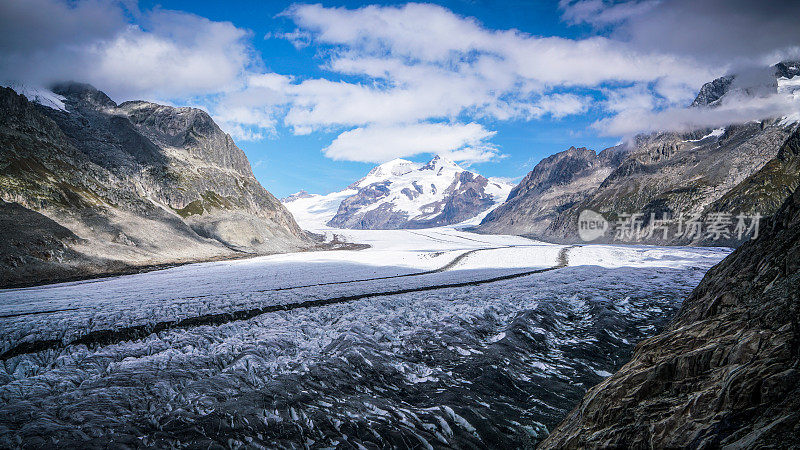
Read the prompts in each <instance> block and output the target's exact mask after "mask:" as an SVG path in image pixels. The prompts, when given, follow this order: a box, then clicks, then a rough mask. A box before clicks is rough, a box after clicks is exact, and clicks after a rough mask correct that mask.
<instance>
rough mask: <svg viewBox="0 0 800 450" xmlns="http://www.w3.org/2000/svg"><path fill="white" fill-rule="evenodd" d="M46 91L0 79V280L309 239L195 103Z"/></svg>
mask: <svg viewBox="0 0 800 450" xmlns="http://www.w3.org/2000/svg"><path fill="white" fill-rule="evenodd" d="M53 91H54V93H51V95H50V97H49V98H50V99H51V100H52V101H51V103H50V105H49V106H50V107H48V106H43V105H40V104H37V103H33V102H30V101H28V100H27V99H26V98H25V97H24V96H22V95H18V94H17V93H15V92H14V91H13V90H12V89H8V88H2V89H0V198H2V201H3V203H2V206H1V207H0V214H2V215H3V217H2V221H3V222H4V223H5V224H6V226H7V227H8V228H5V229H4V232H5V236H6V237H7V239H6V241H5V243H4V246H5V247H6V248H5V249H4V250H5V251H4V252H3V254H2V260H0V285H13V284H25V283H41V282H46V281H54V280H61V279H67V278H72V277H82V276H86V275H91V274H102V273H113V272H118V271H127V270H133V269H135V268H137V267H142V266H150V265H159V264H173V263H180V262H188V261H198V260H208V259H215V258H229V257H234V256H237V255H246V254H262V253H274V252H283V251H290V250H296V249H301V248H307V247H309V246H311V245H313V242H312V240H311V238H310V237H309V236H308V235H307V234H306V233H305V232H303V231H301V230H300V228H299V227H298V226H297V225H296V224H295V222H294V220H293V218H292V217H291V215H290V214H289V213H288V211H286V209H285V208H284V207H283V206H282V205H281V204H280V202H279V201H278V200H277V199H276V198H275V197H273V196H272V195H271V194H270V193H269V192H267V191H266V190H265V189H264V188H263V187H262V186H261V185H260V184H259V183H258V181H257V180H256V179H255V177H254V176H253V174H252V171H251V169H250V165H249V163H248V161H247V158H246V157H245V155H244V153H243V152H242V151H241V150H240V149H239V148H238V147H236V145H235V144H234V143H233V141H232V140H231V138H230V136H228V135H227V134H225V133H224V132H222V130H220V129H219V127H217V125H216V124H215V123H214V122H213V120H212V119H211V118H210V117H209V116H208V115H207V114H206V113H205V112H203V111H200V110H197V109H193V108H173V107H169V106H162V105H157V104H153V103H148V102H126V103H123V104H121V105H117V104H116V103H114V102H113V101H112V100H111V99H110V98H108V96H106V95H105V94H104V93H102V92H100V91H98V90H96V89H94V88H93V87H91V86H88V85H81V84H75V83H71V84H65V85H61V86H57V87H55V88H54V89H53ZM53 102H55V103H53ZM54 105H55V106H61V105H63V108H55V107H53V106H54ZM37 230H40V231H37Z"/></svg>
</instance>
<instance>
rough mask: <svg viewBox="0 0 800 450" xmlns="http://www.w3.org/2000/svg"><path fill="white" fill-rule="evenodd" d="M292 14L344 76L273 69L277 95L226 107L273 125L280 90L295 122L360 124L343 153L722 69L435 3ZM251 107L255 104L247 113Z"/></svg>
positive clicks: (245, 119) (546, 112)
mask: <svg viewBox="0 0 800 450" xmlns="http://www.w3.org/2000/svg"><path fill="white" fill-rule="evenodd" d="M283 15H284V16H285V17H288V18H290V19H291V20H293V21H294V22H295V23H296V24H297V26H298V28H297V30H295V31H294V32H292V33H289V34H288V35H284V37H286V38H288V39H290V40H292V41H296V44H297V45H302V46H307V45H314V46H317V47H318V48H319V49H320V50H322V51H321V53H320V54H321V55H327V57H326V59H325V60H324V62H323V68H325V69H327V70H329V71H331V72H334V73H338V74H341V75H344V76H346V78H345V80H347V81H342V80H340V79H326V78H311V79H305V80H293V79H288V78H286V77H281V76H279V75H275V74H269V75H268V76H269V77H272V78H273V79H275V80H278V81H277V82H275V83H274V85H273V86H271V87H270V90H271V91H274V92H275V93H276V95H275V98H270V99H266V100H264V101H263V102H262V103H261V104H258V105H255V104H252V103H253V102H252V99H253V98H260V97H261V95H260V94H259V93H258V90H259V87H258V86H257V85H256V84H255V83H253V80H250V82H248V83H247V86H246V87H245V88H244V89H243V91H242V94H241V95H239V99H238V100H236V99H235V97H236V94H230V95H229V97H228V98H227V99H226V100H225V103H226V104H227V106H225V109H222V108H220V109H219V111H220V112H219V113H218V116H220V117H226V118H227V120H229V121H231V122H236V121H237V120H238V123H239V124H241V125H244V126H246V127H247V128H248V129H251V130H252V129H255V128H257V127H258V126H259V125H258V124H259V123H262V124H264V125H263V127H264V129H265V130H266V131H271V130H274V127H275V120H276V118H277V117H278V115H279V114H275V111H276V108H278V104H279V103H280V101H279V100H277V98H279V97H282V98H283V101H284V103H283V105H284V106H285V111H281V112H282V113H284V112H285V115H283V116H281V121H282V124H283V125H285V126H287V127H289V128H290V129H292V130H293V132H294V133H295V134H309V133H312V132H314V131H317V130H325V131H335V130H338V129H342V128H352V127H357V128H356V129H355V130H351V131H345V132H344V133H342V134H341V135H340V137H339V138H338V139H337V140H336V141H334V142H333V143H332V144H331V146H329V147H328V148H327V149H326V154H327V155H329V156H331V157H335V158H337V159H350V160H356V161H361V160H374V159H376V157H375V156H374V155H373V154H372V152H374V151H375V148H374V146H371V145H356V144H357V143H362V142H365V140H367V138H369V137H371V136H377V135H381V136H393V132H394V131H397V130H412V131H413V130H418V129H420V128H421V127H422V128H424V127H429V128H430V129H436V130H440V127H441V126H442V125H441V123H450V124H453V127H454V128H453V129H454V130H455V129H459V127H460V125H458V123H459V122H461V121H463V120H464V118H465V117H466V118H469V119H471V120H479V119H492V120H536V119H541V118H544V117H549V118H552V119H559V118H562V117H565V116H569V115H573V114H582V113H584V112H586V111H587V110H588V109H589V108H590V107H591V105H592V98H591V97H590V96H587V95H585V94H583V93H576V92H570V91H569V90H570V89H574V88H578V89H586V88H591V89H600V87H601V86H602V85H604V84H605V83H609V82H610V83H619V82H620V81H623V82H634V83H648V82H656V83H657V84H658V85H660V86H665V87H669V88H670V89H671V90H670V91H668V92H670V93H671V94H674V93H675V92H680V93H681V94H683V93H685V92H687V91H691V90H694V89H696V86H699V84H700V83H701V82H703V81H707V80H708V79H710V78H712V77H713V75H715V73H714V72H713V70H712V69H710V68H707V67H703V66H702V65H700V64H698V63H697V62H696V61H694V60H691V59H679V58H676V57H674V56H671V55H666V54H659V53H656V52H651V53H641V52H636V51H635V50H633V49H631V48H629V47H628V46H626V45H625V44H624V43H621V42H618V41H613V40H610V39H607V38H603V37H592V38H588V39H583V40H572V39H565V38H558V37H538V36H533V35H529V34H526V33H522V32H519V31H516V30H490V29H487V28H485V27H483V26H482V25H481V24H480V23H478V22H477V21H476V20H474V19H471V18H465V17H461V16H458V15H456V14H454V13H452V12H451V11H449V10H447V9H445V8H443V7H440V6H436V5H430V4H415V3H411V4H406V5H403V6H397V7H395V6H374V5H372V6H365V7H362V8H358V9H347V8H326V7H323V6H321V5H295V6H292V7H291V8H289V9H288V10H287V11H285V12H284V13H283ZM714 70H718V69H714ZM690 86H691V87H690ZM665 89H666V88H665ZM248 108H249V109H251V110H254V111H253V112H252V113H250V114H248V113H247V112H246V111H245V109H248ZM408 124H412V125H408ZM451 131H452V130H451ZM440 135H441V133H439V134H437V137H438V136H440ZM253 136H256V134H255V133H254V134H253ZM383 145H384V146H389V147H391V151H388V153H389V154H390V156H391V157H398V156H410V155H413V154H416V153H420V151H417V150H414V148H418V147H415V146H413V145H408V142H405V141H404V143H403V144H402V145H397V146H393V145H392V144H390V143H389V144H387V143H385V142H384V143H383ZM389 147H387V148H389ZM419 148H427V147H426V146H424V145H422V146H421V147H419ZM467 148H468V149H469V151H470V152H472V153H470V154H469V155H468V154H467V153H468V151H467ZM476 149H477V150H476ZM459 151H460V154H462V155H464V156H463V157H464V158H465V159H471V160H475V161H478V160H485V159H487V158H491V155H493V154H495V153H496V151H495V150H494V149H493V148H489V149H488V150H487V148H484V147H481V146H469V147H465V148H463V149H461V150H459ZM359 152H362V153H363V154H360V153H359ZM404 152H405V153H404ZM415 152H416V153H415ZM487 155H488V156H487ZM378 159H383V157H382V156H381V157H380V158H378Z"/></svg>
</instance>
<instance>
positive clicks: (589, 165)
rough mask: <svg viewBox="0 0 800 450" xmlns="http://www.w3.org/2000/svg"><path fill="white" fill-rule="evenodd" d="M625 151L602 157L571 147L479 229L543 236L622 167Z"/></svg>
mask: <svg viewBox="0 0 800 450" xmlns="http://www.w3.org/2000/svg"><path fill="white" fill-rule="evenodd" d="M624 154H625V151H624V149H622V148H617V147H613V148H609V149H606V150H604V151H603V152H601V153H600V154H599V155H598V154H596V153H595V152H594V151H593V150H588V149H586V148H575V147H571V148H569V149H568V150H565V151H563V152H560V153H556V154H555V155H552V156H549V157H547V158H545V159H543V160H542V161H541V162H540V163H539V164H537V165H536V167H535V168H534V169H533V170H532V171H531V172H530V173H528V175H527V176H526V177H525V178H524V179H523V180H522V181H521V182H520V183H519V184H518V185H517V186H516V187H515V188H514V189H512V190H511V193H510V194H509V196H508V199H507V200H506V201H505V202H504V203H503V204H502V205H500V206H498V207H497V208H496V209H495V210H493V211H492V212H490V213H489V214H488V215H487V216H486V218H485V219H484V220H483V222H482V223H481V225H480V230H481V231H483V232H487V233H498V234H527V235H543V234H544V233H545V232H546V230H547V228H548V227H549V226H550V224H551V223H552V221H553V220H555V219H556V217H557V216H558V214H560V213H562V212H563V211H565V210H567V209H569V208H570V207H572V206H573V205H576V204H578V203H580V202H582V201H583V200H585V199H586V198H587V197H589V196H590V195H591V194H592V193H593V192H594V191H595V190H596V189H597V188H598V187H599V186H600V183H602V182H603V180H604V179H606V178H607V177H608V175H610V174H611V172H612V171H613V170H614V169H615V168H616V167H617V166H619V164H620V160H621V159H622V158H623V157H624Z"/></svg>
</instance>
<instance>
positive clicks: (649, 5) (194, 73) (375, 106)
mask: <svg viewBox="0 0 800 450" xmlns="http://www.w3.org/2000/svg"><path fill="white" fill-rule="evenodd" d="M701 3H702V4H701ZM706 3H708V4H714V5H716V6H715V7H713V8H712V7H710V6H708V4H706ZM124 4H125V5H127V6H123V3H119V2H115V1H111V0H107V1H104V0H77V1H67V0H29V1H26V2H15V1H3V0H0V29H3V30H4V32H3V33H0V73H2V76H0V78H7V79H9V80H13V79H16V80H19V81H23V82H29V83H31V84H34V85H36V84H39V85H42V84H46V83H49V82H53V81H63V80H68V79H74V80H78V81H86V82H90V83H92V84H95V85H96V86H97V87H98V88H100V89H102V90H104V91H107V92H108V93H109V94H110V95H111V96H112V98H115V99H117V100H124V99H132V98H144V99H154V100H158V99H162V100H163V99H166V100H167V101H168V102H172V103H182V104H186V103H192V104H199V105H201V106H202V107H205V108H206V109H207V110H208V111H210V112H211V113H212V115H213V117H214V118H215V119H216V120H217V121H218V122H219V123H220V125H221V126H222V127H223V129H225V130H226V131H228V132H230V133H231V134H232V135H233V136H234V137H235V138H237V139H245V140H258V139H264V138H267V137H271V136H275V135H277V134H279V133H280V132H282V131H283V128H284V127H285V128H286V129H288V130H291V132H293V133H295V134H298V135H301V134H310V133H314V132H316V131H320V130H322V131H327V132H341V134H340V135H339V136H338V137H337V138H336V139H335V140H334V141H333V142H332V143H331V144H330V145H329V146H328V147H327V148H326V149H325V150H324V152H325V154H326V155H328V156H330V157H331V158H335V159H348V160H354V161H382V160H385V159H386V158H389V159H391V158H394V157H401V156H412V155H415V154H420V153H449V154H450V155H449V156H450V157H451V158H453V159H456V160H461V161H472V162H476V161H485V160H490V159H493V158H496V157H498V149H497V148H495V147H494V146H493V145H492V144H491V142H490V140H491V138H492V136H493V134H494V132H492V131H489V130H487V129H486V128H485V127H484V125H480V124H478V123H476V122H477V121H511V120H516V121H530V120H540V119H550V120H558V119H560V118H563V117H566V116H570V115H575V114H584V113H586V112H587V111H589V110H590V109H592V108H599V109H600V110H602V111H604V112H606V113H608V114H611V116H610V117H607V118H605V119H603V120H601V121H599V122H598V123H597V124H596V125H595V126H596V127H597V128H598V129H599V130H601V131H602V132H603V133H606V134H611V135H627V134H630V133H633V132H636V131H647V130H650V129H653V128H654V127H662V126H664V127H678V128H680V127H684V126H690V121H691V120H697V121H698V124H700V125H698V126H702V125H709V126H710V125H712V122H716V121H718V120H722V119H721V118H722V117H728V118H737V117H739V118H742V117H754V115H757V114H766V113H768V112H769V111H766V109H765V108H770V107H772V108H775V109H773V110H772V111H771V112H769V113H770V114H773V113H775V112H776V111H782V110H783V109H782V108H784V106H785V105H783V104H781V103H780V102H778V101H776V102H772V103H770V102H768V101H766V100H764V99H761V100H759V102H761V103H760V104H759V105H756V104H750V105H745V106H743V107H742V108H733V107H731V108H730V109H725V108H719V109H718V110H717V111H716V112H714V113H700V112H697V111H690V112H685V111H683V110H684V108H683V107H684V106H685V105H686V104H688V102H690V101H691V98H692V97H693V96H694V94H695V93H696V91H697V89H698V88H699V86H700V85H701V84H702V83H703V82H706V81H710V80H711V79H713V78H715V77H717V76H719V75H722V74H723V73H724V72H726V71H727V70H728V69H729V64H727V62H726V61H724V60H721V59H720V58H716V59H714V58H708V57H706V55H707V54H709V52H713V50H714V48H716V47H720V45H722V44H724V45H722V47H721V48H724V50H725V52H727V53H726V54H731V52H735V51H736V45H740V46H744V47H743V48H745V50H746V53H747V55H748V58H751V59H752V60H759V61H763V60H764V58H768V57H776V56H777V55H785V54H786V52H787V51H789V50H791V49H795V50H796V49H797V48H798V46H797V40H796V37H797V36H798V31H797V30H798V28H797V27H787V26H785V25H786V24H787V23H789V22H791V20H792V17H789V18H787V17H788V16H791V13H792V12H794V11H795V10H796V9H797V8H796V7H795V6H791V7H789V8H788V9H786V11H785V12H788V14H781V11H783V10H781V9H780V8H778V9H777V10H776V9H775V8H774V7H773V6H769V7H765V8H766V9H764V8H761V9H759V8H760V7H754V6H752V5H749V4H747V1H745V0H730V2H727V0H710V1H709V2H692V1H691V0H672V1H669V2H667V1H659V0H632V1H622V2H617V1H606V0H577V1H576V0H562V1H561V2H560V4H559V5H560V7H561V9H562V12H563V18H564V19H565V20H566V21H568V22H569V23H573V24H578V23H589V24H591V25H593V26H596V27H606V29H607V30H608V31H609V32H608V33H604V35H598V36H591V37H587V38H582V39H567V38H562V37H543V36H536V35H532V34H528V33H524V32H521V31H518V30H494V29H489V28H487V27H485V26H483V25H482V24H481V23H479V22H478V21H477V20H475V19H472V18H469V17H462V16H459V15H457V14H455V13H453V12H452V11H450V10H448V9H446V8H443V7H441V6H437V5H431V4H418V3H409V4H405V5H401V6H376V5H371V6H365V7H361V8H357V9H347V8H326V7H324V6H321V5H319V4H316V5H295V6H292V7H290V8H289V9H288V10H286V11H285V12H284V13H283V14H282V16H283V17H284V18H287V19H289V20H291V21H293V23H294V24H295V25H296V29H295V30H294V31H292V32H290V33H283V34H280V33H271V34H270V35H271V36H272V37H276V36H277V37H279V38H282V39H288V40H290V41H292V42H293V43H295V45H297V46H312V47H313V48H314V49H315V50H317V55H318V57H319V58H321V62H320V68H321V69H323V71H325V72H326V73H327V74H328V75H326V76H325V77H321V78H308V77H305V78H304V77H300V76H297V75H294V74H277V73H269V72H265V71H264V70H263V68H262V66H263V64H262V63H261V61H260V58H259V56H258V55H257V54H256V53H255V51H254V50H253V47H252V46H251V44H250V39H251V35H250V33H249V32H248V31H247V30H243V29H241V28H238V27H236V26H234V25H233V24H231V23H228V22H215V21H211V20H208V19H205V18H202V17H198V16H195V15H192V14H186V13H182V12H176V11H167V10H162V9H160V8H155V9H152V10H145V11H139V9H138V7H137V6H136V4H135V2H133V3H131V2H127V3H124ZM725 5H730V7H729V8H728V7H725ZM762 9H763V11H762ZM764 11H766V12H764ZM684 19H685V20H686V21H687V22H686V23H689V24H693V25H691V26H689V25H686V23H684V22H683V20H684ZM706 19H708V20H710V23H709V24H708V27H709V30H711V31H708V30H706V29H705V28H704V27H702V26H699V25H700V24H698V21H702V20H706ZM729 23H735V24H744V25H746V26H747V30H745V31H746V33H745V34H747V35H748V36H750V37H749V38H748V39H750V40H751V41H752V45H749V44H748V43H747V42H743V43H742V42H739V41H741V40H742V39H739V38H736V37H731V36H732V35H731V33H733V34H736V33H739V32H740V30H739V28H741V27H731V26H730V25H729ZM770 24H772V25H770ZM775 24H778V25H781V26H780V27H778V28H777V29H776V31H775V32H774V33H763V30H764V29H770V30H772V29H773V28H775V27H774V26H773V25H775ZM687 27H688V28H687ZM692 27H694V32H690V31H691V30H692ZM673 28H674V30H679V31H674V30H672V29H673ZM687 30H689V31H687ZM713 33H721V35H725V36H727V37H726V39H729V40H730V41H731V43H728V42H725V43H715V42H714V39H712V38H713V36H712V35H713ZM754 33H756V34H758V35H756V34H754ZM759 33H760V34H759ZM762 35H763V36H762ZM792 39H794V41H792ZM694 41H702V42H699V44H698V45H700V47H703V48H704V50H703V51H704V52H705V53H703V52H701V51H690V50H691V48H690V47H691V46H690V45H689V44H692V43H693V42H694ZM734 41H736V42H734ZM787 42H790V43H792V44H793V45H794V46H793V47H792V46H791V45H790V46H787V45H786V43H787ZM745 44H747V45H745ZM787 48H788V49H789V50H787ZM687 49H688V50H687ZM725 52H723V53H725ZM798 53H799V54H800V50H798ZM754 55H756V56H754ZM598 98H599V100H598ZM745 103H746V102H745ZM745 110H746V111H745ZM659 111H660V112H659ZM706 114H708V115H706ZM712 115H713V117H714V119H711V118H710V117H711V116H712ZM465 122H472V123H467V124H465Z"/></svg>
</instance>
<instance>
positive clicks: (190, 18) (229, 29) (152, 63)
mask: <svg viewBox="0 0 800 450" xmlns="http://www.w3.org/2000/svg"><path fill="white" fill-rule="evenodd" d="M134 15H135V16H136V18H135V20H134V19H132V17H133V16H134ZM0 28H2V29H3V33H0V78H2V79H5V80H7V81H23V82H26V83H30V84H35V85H39V86H46V85H48V84H51V83H53V82H58V81H65V80H79V81H83V82H89V83H92V84H94V85H96V86H99V87H100V88H102V89H103V90H105V91H106V92H108V93H109V94H110V95H112V97H116V98H125V99H127V98H136V97H138V98H166V99H179V98H186V97H191V96H196V95H208V94H211V93H215V92H222V91H225V90H226V89H231V88H232V87H234V85H235V84H236V83H237V82H238V81H239V80H240V77H241V76H242V74H243V73H244V72H245V71H246V70H247V68H248V67H251V66H253V65H254V64H257V62H258V61H257V58H255V56H254V55H253V53H252V50H251V48H250V46H249V44H248V43H247V38H248V33H247V32H246V31H245V30H242V29H239V28H237V27H235V26H234V25H232V24H231V23H227V22H213V21H211V20H208V19H205V18H202V17H199V16H195V15H192V14H187V13H183V12H176V11H167V10H162V9H154V10H151V11H146V12H144V13H141V12H140V11H139V10H138V8H136V7H135V4H134V6H131V7H125V6H124V5H123V4H122V3H119V2H111V1H100V0H82V1H77V2H66V1H62V0H31V1H24V2H18V1H0Z"/></svg>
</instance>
